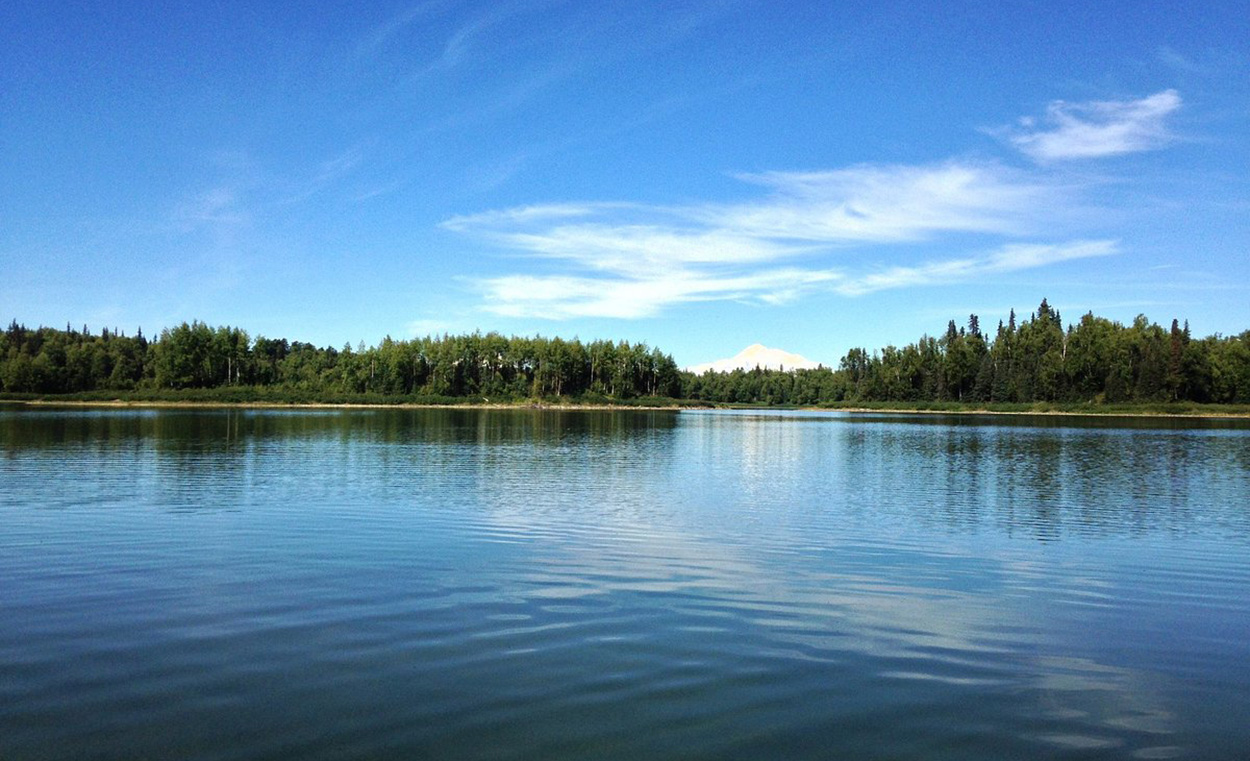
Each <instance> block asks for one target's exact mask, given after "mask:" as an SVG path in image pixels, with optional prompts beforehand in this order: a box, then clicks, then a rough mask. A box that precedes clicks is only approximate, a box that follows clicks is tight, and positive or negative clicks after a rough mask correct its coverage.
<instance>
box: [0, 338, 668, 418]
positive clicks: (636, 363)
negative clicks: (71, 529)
mask: <svg viewBox="0 0 1250 761" xmlns="http://www.w3.org/2000/svg"><path fill="white" fill-rule="evenodd" d="M233 387H238V388H247V387H251V388H257V389H273V388H280V389H286V390H290V391H292V392H299V396H300V398H315V397H317V396H326V397H329V396H334V397H336V398H337V397H341V396H343V395H368V396H370V397H378V396H381V397H433V398H464V397H481V398H488V399H499V400H515V399H527V398H534V397H539V398H544V397H584V396H587V395H600V396H603V397H605V398H613V399H633V398H638V397H654V396H663V397H674V396H677V395H678V394H680V393H681V378H680V374H679V371H678V369H677V365H676V363H674V362H673V358H672V357H670V356H668V355H667V354H663V353H661V352H660V351H659V350H658V349H652V348H649V347H648V346H647V345H645V344H629V343H627V342H624V341H622V342H618V343H613V342H611V341H594V342H591V343H586V344H584V343H582V342H580V341H578V340H576V339H574V340H571V341H566V340H563V339H560V338H550V339H549V338H541V337H539V338H516V337H511V338H508V337H504V336H502V335H499V334H498V333H488V334H485V335H482V334H480V333H474V334H471V335H461V336H442V337H427V338H421V339H416V340H411V341H395V340H392V339H391V338H389V337H388V338H386V339H384V340H383V341H382V342H381V343H380V344H378V345H377V346H373V347H365V346H364V344H363V343H361V344H360V345H359V346H358V348H356V349H355V350H353V349H352V347H351V346H350V345H348V346H344V347H343V348H342V349H334V348H329V347H326V348H319V347H317V346H314V345H313V344H309V343H301V342H299V341H288V340H286V339H273V338H265V337H263V336H257V337H256V338H255V339H253V338H251V337H250V336H249V335H248V334H247V332H246V331H244V330H241V329H239V328H235V327H215V328H214V327H209V326H208V325H206V324H204V323H202V322H192V323H190V324H188V323H183V324H181V325H178V326H177V327H174V328H168V329H166V330H163V331H161V334H160V336H159V337H158V338H156V339H154V340H149V339H148V338H146V337H144V335H143V333H142V331H140V332H138V333H137V334H136V335H134V336H126V335H123V334H121V333H119V332H116V331H109V330H108V329H104V330H102V331H100V333H98V334H95V333H91V332H89V331H88V329H87V327H86V326H84V327H83V329H82V330H75V329H73V328H72V327H70V326H68V325H67V326H66V328H65V330H63V331H62V330H56V329H53V328H45V327H40V328H37V329H34V330H31V329H29V328H27V327H25V326H24V325H19V324H18V323H17V322H16V321H14V322H13V323H11V324H10V325H9V327H8V329H7V330H6V331H5V332H4V334H3V336H0V389H2V390H3V391H5V392H9V393H35V394H68V393H83V392H91V391H105V390H107V391H135V390H145V389H228V388H233Z"/></svg>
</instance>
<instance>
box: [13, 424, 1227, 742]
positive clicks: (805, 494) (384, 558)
mask: <svg viewBox="0 0 1250 761" xmlns="http://www.w3.org/2000/svg"><path fill="white" fill-rule="evenodd" d="M1248 503H1250V422H1248V421H1244V420H1242V421H1218V420H1209V421H1201V420H1163V419H1130V418H1075V417H1028V416H1021V417H979V416H958V417H956V416H942V415H913V416H909V415H864V414H850V413H802V412H794V413H773V412H758V413H752V412H682V413H675V412H647V411H621V412H604V411H545V410H455V409H441V410H440V409H435V410H409V409H368V410H363V409H362V410H239V409H223V410H172V409H29V408H22V407H17V406H9V407H3V406H0V758H3V759H6V760H7V761H14V760H22V759H58V758H74V759H137V758H153V759H174V758H177V759H291V758H300V759H349V758H361V759H367V758H368V759H374V758H395V759H417V758H429V759H693V758H699V759H818V758H819V759H824V758H848V759H852V758H853V759H961V760H967V759H1003V758H1033V759H1048V758H1054V759H1078V758H1099V759H1103V758H1106V759H1170V758H1186V759H1235V758H1246V757H1247V753H1250V504H1248Z"/></svg>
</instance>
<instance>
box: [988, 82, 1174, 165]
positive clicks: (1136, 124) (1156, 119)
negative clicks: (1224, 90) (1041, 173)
mask: <svg viewBox="0 0 1250 761" xmlns="http://www.w3.org/2000/svg"><path fill="white" fill-rule="evenodd" d="M1180 107H1181V96H1180V95H1179V94H1178V93H1177V92H1176V91H1175V90H1164V91H1163V92H1158V93H1155V94H1154V95H1149V96H1147V97H1145V98H1142V99H1140V100H1102V101H1092V102H1088V103H1068V102H1066V101H1062V100H1057V101H1053V102H1052V103H1051V104H1050V105H1049V106H1047V107H1046V116H1045V118H1044V120H1043V122H1044V125H1045V126H1039V125H1038V124H1037V122H1036V120H1034V119H1033V118H1032V117H1026V118H1024V119H1021V120H1020V124H1019V126H1017V127H1014V128H1002V129H997V130H991V132H992V133H993V134H998V135H1002V136H1005V137H1006V139H1007V140H1008V142H1010V143H1011V144H1012V145H1013V146H1015V147H1016V148H1017V149H1018V150H1020V151H1021V152H1022V153H1024V154H1025V155H1027V156H1028V157H1030V158H1032V159H1033V160H1034V161H1038V162H1042V163H1046V162H1051V161H1065V160H1069V159H1089V158H1100V157H1103V156H1116V155H1120V154H1125V153H1137V152H1140V151H1149V150H1154V149H1156V148H1161V147H1163V146H1165V145H1167V144H1168V143H1169V142H1171V141H1172V139H1173V136H1172V133H1171V131H1170V130H1168V128H1167V124H1166V123H1165V121H1166V119H1167V117H1168V116H1169V115H1170V114H1172V113H1173V112H1175V111H1176V110H1177V109H1179V108H1180Z"/></svg>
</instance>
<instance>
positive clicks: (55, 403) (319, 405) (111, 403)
mask: <svg viewBox="0 0 1250 761" xmlns="http://www.w3.org/2000/svg"><path fill="white" fill-rule="evenodd" d="M0 405H15V406H23V407H81V408H99V409H128V408H131V409H243V410H247V409H255V410H352V409H360V410H379V409H413V410H425V409H429V410H533V411H538V412H541V411H561V412H566V411H567V412H576V411H588V412H590V411H599V412H623V411H638V412H681V411H683V410H688V411H716V410H730V411H735V412H757V413H768V412H790V411H794V412H825V413H834V412H845V413H849V414H853V415H994V416H1015V417H1020V416H1047V417H1125V418H1191V419H1205V420H1221V419H1226V420H1227V419H1231V420H1245V419H1250V412H1242V411H1238V410H1229V411H1227V412H1225V411H1217V410H1211V411H1205V410H1202V411H1192V412H1160V411H1152V410H1132V409H1127V410H1106V411H1100V410H1058V409H1051V410H992V409H973V408H970V409H954V410H941V409H923V408H919V407H917V408H913V409H908V408H893V409H883V408H876V407H862V406H860V407H801V406H797V407H751V406H745V407H718V406H715V405H707V406H685V405H676V404H674V405H637V406H635V405H629V404H595V403H591V404H577V403H559V402H556V403H546V402H475V403H465V404H435V403H418V402H413V403H405V402H397V403H394V404H388V403H384V402H360V403H354V402H270V401H255V402H226V401H194V400H187V401H165V400H151V401H130V400H124V399H112V400H95V401H84V400H78V399H72V400H71V399H66V400H55V399H0Z"/></svg>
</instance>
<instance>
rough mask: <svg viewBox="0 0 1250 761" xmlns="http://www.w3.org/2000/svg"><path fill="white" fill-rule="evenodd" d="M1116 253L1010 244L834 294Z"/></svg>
mask: <svg viewBox="0 0 1250 761" xmlns="http://www.w3.org/2000/svg"><path fill="white" fill-rule="evenodd" d="M1117 252H1118V248H1117V245H1116V242H1115V241H1111V240H1083V241H1072V242H1068V243H1061V244H1020V243H1013V244H1008V245H1005V246H1003V247H1002V248H1000V249H998V250H996V251H993V252H991V253H989V254H985V255H982V256H973V257H967V258H963V259H952V260H949V261H941V262H933V263H930V264H923V265H919V266H915V267H891V268H889V269H887V270H884V271H881V272H875V273H870V274H866V275H862V276H859V277H856V278H850V279H847V280H845V281H842V282H839V283H837V284H836V285H835V286H834V290H835V291H837V292H838V293H842V294H845V295H848V296H858V295H861V294H865V293H872V292H873V291H883V290H887V289H891V288H905V287H908V286H919V285H939V284H943V283H958V282H968V281H970V280H975V279H977V278H980V277H985V276H988V275H998V274H1002V273H1006V272H1016V271H1019V270H1026V269H1033V268H1035V267H1043V266H1046V265H1049V264H1058V263H1059V262H1065V261H1070V260H1072V259H1086V258H1089V257H1095V256H1110V255H1112V254H1115V253H1117Z"/></svg>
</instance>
